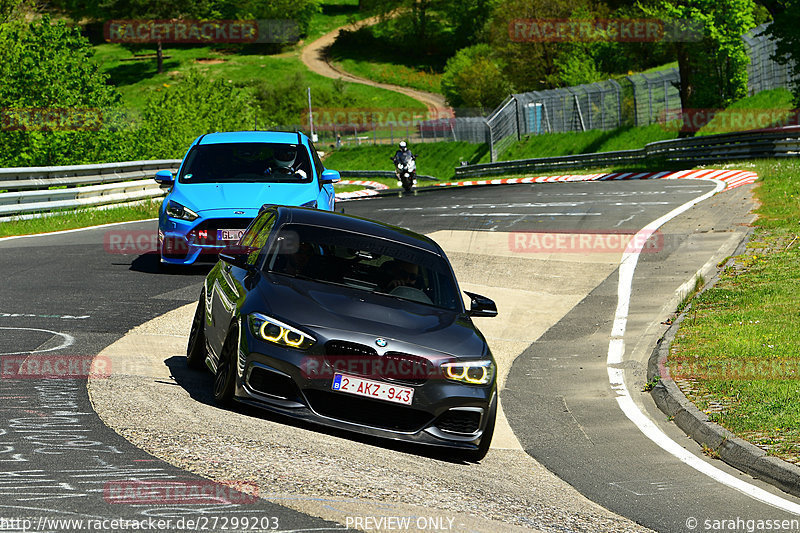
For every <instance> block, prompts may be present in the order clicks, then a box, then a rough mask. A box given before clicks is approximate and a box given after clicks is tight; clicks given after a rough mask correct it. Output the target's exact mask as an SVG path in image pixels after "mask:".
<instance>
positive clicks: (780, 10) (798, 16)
mask: <svg viewBox="0 0 800 533" xmlns="http://www.w3.org/2000/svg"><path fill="white" fill-rule="evenodd" d="M760 3H761V4H762V5H763V6H764V7H765V8H766V9H767V10H768V11H769V13H770V15H772V19H773V20H772V24H770V25H769V27H768V28H767V31H766V34H767V35H768V36H769V37H771V38H772V39H775V42H776V50H775V56H774V57H773V59H775V60H776V61H778V62H779V63H782V64H788V65H790V66H791V69H792V73H793V74H794V83H793V86H792V92H793V94H794V98H795V105H800V31H798V27H800V0H760Z"/></svg>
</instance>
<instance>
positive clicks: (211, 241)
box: [189, 218, 252, 246]
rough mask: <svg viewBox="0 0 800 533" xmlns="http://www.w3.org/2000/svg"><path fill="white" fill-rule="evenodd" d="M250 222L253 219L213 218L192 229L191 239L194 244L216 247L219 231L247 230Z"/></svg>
mask: <svg viewBox="0 0 800 533" xmlns="http://www.w3.org/2000/svg"><path fill="white" fill-rule="evenodd" d="M250 222H252V219H251V218H212V219H209V220H204V221H203V222H201V223H200V224H198V225H197V226H195V227H194V228H192V231H190V232H189V237H190V240H191V241H192V242H193V243H194V244H199V245H201V246H216V245H217V244H218V243H217V230H218V229H245V228H247V226H249V225H250ZM220 244H221V243H220Z"/></svg>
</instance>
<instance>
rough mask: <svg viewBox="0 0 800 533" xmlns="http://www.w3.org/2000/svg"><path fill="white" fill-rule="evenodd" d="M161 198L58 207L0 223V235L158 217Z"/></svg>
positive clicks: (7, 235)
mask: <svg viewBox="0 0 800 533" xmlns="http://www.w3.org/2000/svg"><path fill="white" fill-rule="evenodd" d="M160 205H161V201H160V200H159V201H154V202H145V203H139V204H133V205H126V206H119V207H110V208H108V209H80V210H77V211H75V210H71V211H60V212H54V213H52V214H48V216H44V217H41V218H32V219H28V220H11V221H6V222H3V223H2V224H0V237H11V236H15V235H32V234H36V233H48V232H51V231H63V230H69V229H77V228H87V227H89V226H99V225H101V224H111V223H113V222H128V221H131V220H145V219H148V218H157V217H158V208H159V206H160Z"/></svg>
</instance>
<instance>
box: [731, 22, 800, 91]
mask: <svg viewBox="0 0 800 533" xmlns="http://www.w3.org/2000/svg"><path fill="white" fill-rule="evenodd" d="M768 26H769V23H766V24H762V25H760V26H757V27H756V28H754V29H752V30H750V31H749V32H747V33H746V34H744V35H742V39H743V40H744V42H745V43H746V44H747V48H748V50H747V55H748V56H749V57H750V64H749V65H748V66H747V94H748V95H750V96H752V95H754V94H756V93H758V92H760V91H766V90H768V89H776V88H778V87H786V88H790V87H791V85H792V84H793V83H794V82H795V81H796V79H795V78H794V76H793V75H792V67H793V65H792V64H791V63H785V64H780V63H778V62H777V61H775V60H774V59H772V58H773V56H774V55H775V52H776V46H775V41H773V40H771V39H770V38H769V37H768V36H767V35H764V30H766V29H767V27H768Z"/></svg>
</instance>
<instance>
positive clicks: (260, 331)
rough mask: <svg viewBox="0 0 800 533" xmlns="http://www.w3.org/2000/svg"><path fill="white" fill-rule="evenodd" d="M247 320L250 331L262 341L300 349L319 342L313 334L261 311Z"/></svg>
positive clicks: (249, 316)
mask: <svg viewBox="0 0 800 533" xmlns="http://www.w3.org/2000/svg"><path fill="white" fill-rule="evenodd" d="M247 322H248V324H249V325H250V332H251V333H252V334H253V335H255V336H256V337H257V338H259V339H261V340H262V341H266V342H271V343H273V344H278V345H280V346H284V347H287V348H296V349H298V350H307V349H308V348H311V347H312V346H313V345H314V343H315V342H317V341H316V339H315V338H314V337H312V336H311V335H309V334H307V333H303V332H302V331H300V330H299V329H296V328H293V327H292V326H289V325H287V324H284V323H283V322H281V321H279V320H275V319H274V318H271V317H268V316H266V315H262V314H261V313H252V314H250V315H248V317H247Z"/></svg>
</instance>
